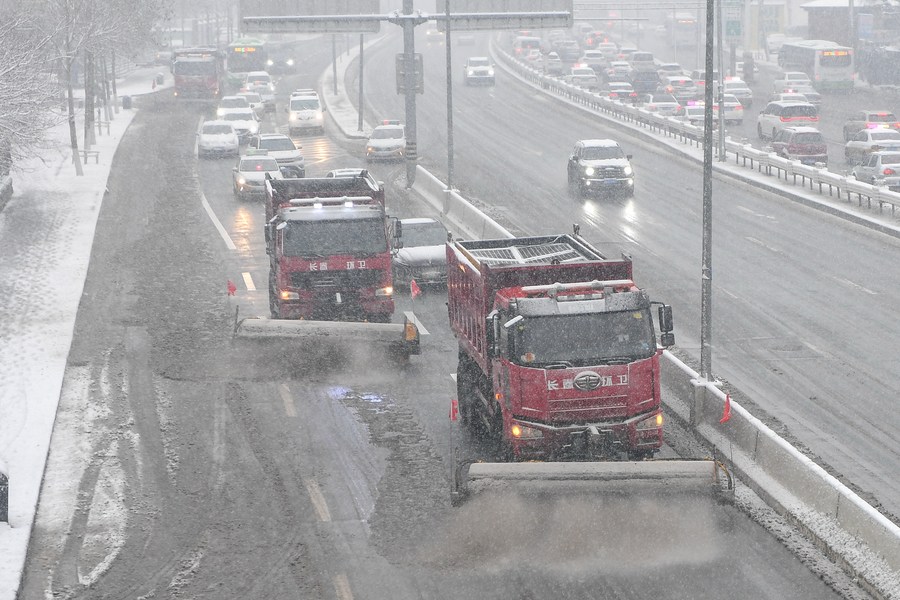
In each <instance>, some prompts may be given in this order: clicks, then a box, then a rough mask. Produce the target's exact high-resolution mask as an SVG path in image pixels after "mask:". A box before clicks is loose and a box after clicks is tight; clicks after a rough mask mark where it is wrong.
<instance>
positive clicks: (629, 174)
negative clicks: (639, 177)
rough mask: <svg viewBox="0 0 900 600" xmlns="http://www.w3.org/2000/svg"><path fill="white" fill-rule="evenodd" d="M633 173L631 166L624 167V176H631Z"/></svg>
mask: <svg viewBox="0 0 900 600" xmlns="http://www.w3.org/2000/svg"><path fill="white" fill-rule="evenodd" d="M633 173H634V169H632V168H631V167H625V176H626V177H629V176H631V175H632V174H633Z"/></svg>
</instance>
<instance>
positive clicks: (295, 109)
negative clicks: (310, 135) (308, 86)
mask: <svg viewBox="0 0 900 600" xmlns="http://www.w3.org/2000/svg"><path fill="white" fill-rule="evenodd" d="M285 112H286V113H287V114H288V132H289V134H290V135H294V134H295V133H297V132H303V131H309V130H313V131H318V132H321V133H325V107H324V106H322V102H321V101H320V100H319V94H317V93H316V92H315V90H298V91H296V92H294V93H293V94H291V98H290V100H288V106H287V108H286V109H285Z"/></svg>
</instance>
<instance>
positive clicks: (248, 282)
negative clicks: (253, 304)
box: [241, 273, 256, 292]
mask: <svg viewBox="0 0 900 600" xmlns="http://www.w3.org/2000/svg"><path fill="white" fill-rule="evenodd" d="M241 277H243V278H244V285H245V286H247V291H248V292H255V291H256V284H255V283H253V277H252V276H251V275H250V273H241Z"/></svg>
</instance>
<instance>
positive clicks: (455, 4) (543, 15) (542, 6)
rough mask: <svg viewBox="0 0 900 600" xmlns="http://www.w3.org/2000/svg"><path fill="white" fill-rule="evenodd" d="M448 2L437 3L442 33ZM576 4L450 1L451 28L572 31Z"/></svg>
mask: <svg viewBox="0 0 900 600" xmlns="http://www.w3.org/2000/svg"><path fill="white" fill-rule="evenodd" d="M446 11H447V9H446V0H437V8H436V10H435V14H433V15H431V17H432V18H433V19H434V20H435V21H437V24H438V29H443V28H444V27H443V26H444V21H446V19H447V17H446ZM573 11H574V8H573V0H450V20H451V24H450V28H451V29H453V30H454V31H478V30H485V29H549V28H554V29H568V28H570V27H572V25H573V23H574V17H573Z"/></svg>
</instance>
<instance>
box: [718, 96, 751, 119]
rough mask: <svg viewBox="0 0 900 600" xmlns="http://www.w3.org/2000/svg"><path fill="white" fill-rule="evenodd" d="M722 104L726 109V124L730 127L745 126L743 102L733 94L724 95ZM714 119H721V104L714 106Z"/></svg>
mask: <svg viewBox="0 0 900 600" xmlns="http://www.w3.org/2000/svg"><path fill="white" fill-rule="evenodd" d="M722 104H723V107H724V108H725V124H726V125H730V124H732V123H734V124H737V125H743V124H744V105H743V104H741V101H740V100H738V99H737V98H736V97H735V96H733V95H732V94H724V95H723V97H722ZM713 111H714V112H713V119H716V120H718V119H719V103H718V102H715V103H714V104H713Z"/></svg>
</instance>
